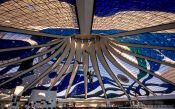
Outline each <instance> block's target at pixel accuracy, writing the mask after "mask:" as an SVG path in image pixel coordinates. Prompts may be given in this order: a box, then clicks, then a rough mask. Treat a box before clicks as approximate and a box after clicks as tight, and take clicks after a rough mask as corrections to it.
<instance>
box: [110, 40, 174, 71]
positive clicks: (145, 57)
mask: <svg viewBox="0 0 175 109" xmlns="http://www.w3.org/2000/svg"><path fill="white" fill-rule="evenodd" d="M109 45H111V46H112V47H114V48H116V49H118V50H120V51H122V52H125V53H127V54H131V55H133V56H135V57H139V58H143V59H146V60H150V61H153V62H157V63H160V64H165V65H167V66H171V67H173V68H174V67H175V62H174V63H173V62H167V61H165V60H161V61H160V60H157V59H153V58H151V57H147V56H143V55H140V54H137V53H133V52H131V51H129V50H126V49H123V48H121V47H119V46H117V45H115V44H114V43H111V42H109Z"/></svg>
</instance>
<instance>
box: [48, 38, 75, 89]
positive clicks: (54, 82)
mask: <svg viewBox="0 0 175 109" xmlns="http://www.w3.org/2000/svg"><path fill="white" fill-rule="evenodd" d="M74 54H75V41H73V43H72V44H71V50H70V53H69V56H68V58H67V60H66V63H65V64H64V66H63V67H62V68H61V70H60V72H59V74H58V76H57V77H56V78H55V79H54V80H53V82H52V83H51V85H50V87H49V89H48V90H51V89H52V88H53V86H54V85H55V84H56V83H57V82H58V81H59V80H60V79H61V77H62V75H63V74H64V73H66V72H67V70H68V68H69V66H70V63H71V61H72V59H73V58H74Z"/></svg>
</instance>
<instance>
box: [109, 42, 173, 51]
mask: <svg viewBox="0 0 175 109" xmlns="http://www.w3.org/2000/svg"><path fill="white" fill-rule="evenodd" d="M111 41H112V42H114V43H116V44H119V45H124V46H130V47H137V48H152V49H161V50H175V47H166V46H156V45H146V44H132V43H127V42H118V41H114V40H111Z"/></svg>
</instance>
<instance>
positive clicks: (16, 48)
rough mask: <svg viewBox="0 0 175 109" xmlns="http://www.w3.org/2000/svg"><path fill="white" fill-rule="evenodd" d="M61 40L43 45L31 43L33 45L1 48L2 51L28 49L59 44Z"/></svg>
mask: <svg viewBox="0 0 175 109" xmlns="http://www.w3.org/2000/svg"><path fill="white" fill-rule="evenodd" d="M59 42H61V41H60V40H54V41H51V42H49V43H47V44H41V45H31V46H24V47H15V48H4V49H0V52H11V51H17V50H26V49H33V48H40V47H46V46H51V45H55V44H58V43H59Z"/></svg>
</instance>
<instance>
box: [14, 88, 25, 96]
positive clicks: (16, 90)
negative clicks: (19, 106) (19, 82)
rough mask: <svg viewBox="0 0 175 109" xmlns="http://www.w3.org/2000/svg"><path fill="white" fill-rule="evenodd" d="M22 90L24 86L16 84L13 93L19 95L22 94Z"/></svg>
mask: <svg viewBox="0 0 175 109" xmlns="http://www.w3.org/2000/svg"><path fill="white" fill-rule="evenodd" d="M23 90H24V86H16V89H15V92H14V94H15V95H16V96H20V95H22V92H23Z"/></svg>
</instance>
